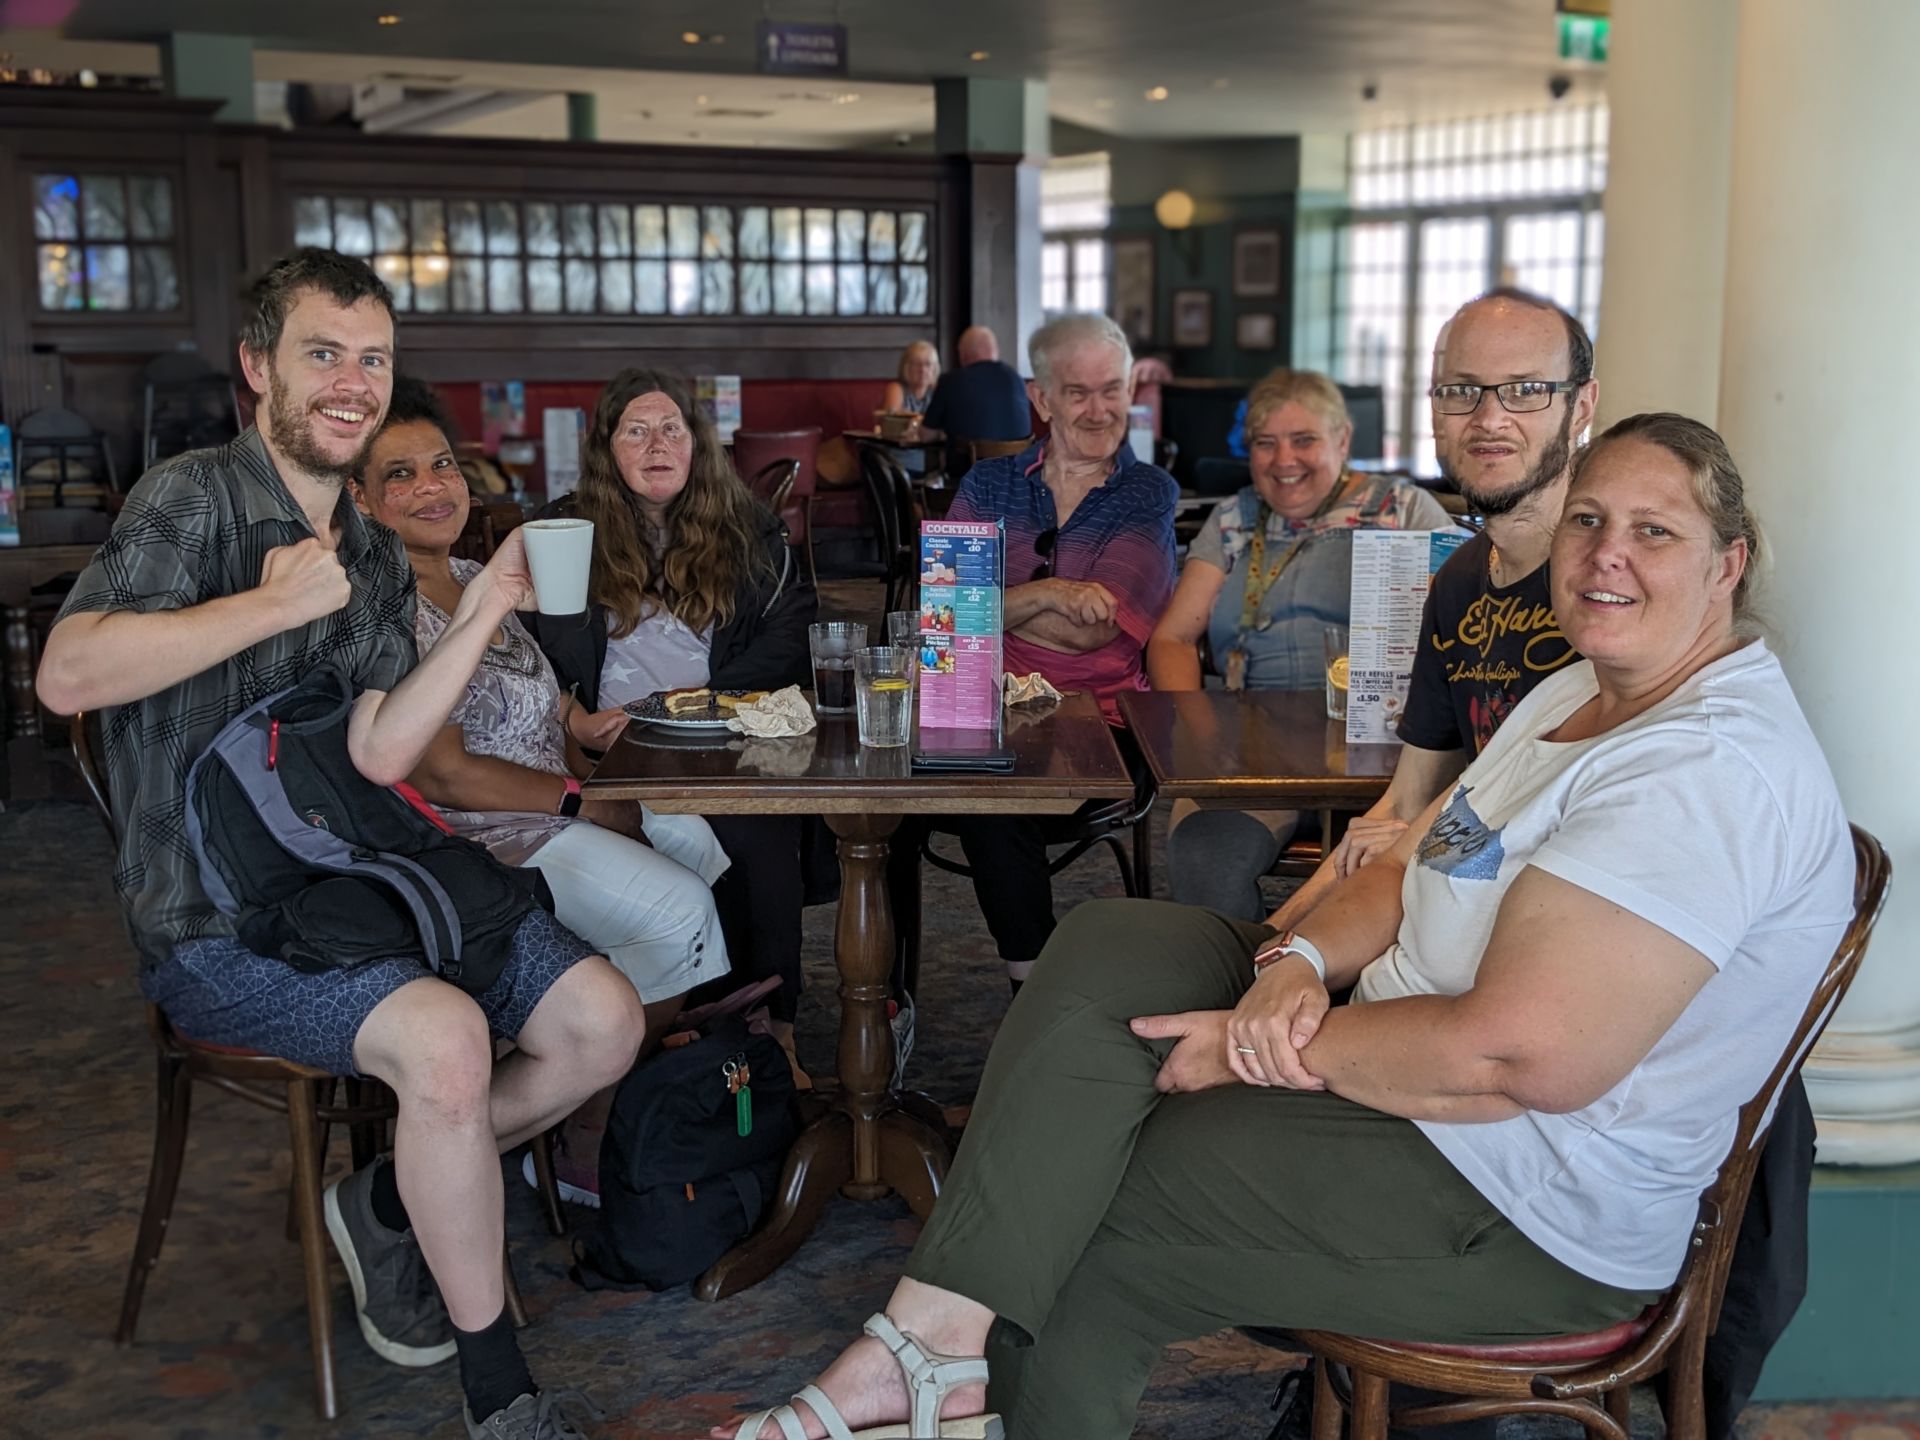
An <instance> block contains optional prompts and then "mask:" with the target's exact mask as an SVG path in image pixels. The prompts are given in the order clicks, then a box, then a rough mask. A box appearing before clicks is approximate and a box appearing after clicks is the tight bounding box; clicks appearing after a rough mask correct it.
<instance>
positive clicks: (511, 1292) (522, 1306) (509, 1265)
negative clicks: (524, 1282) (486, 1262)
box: [500, 1245, 527, 1330]
mask: <svg viewBox="0 0 1920 1440" xmlns="http://www.w3.org/2000/svg"><path fill="white" fill-rule="evenodd" d="M500 1268H501V1279H502V1280H503V1281H504V1283H505V1285H506V1290H507V1318H508V1319H510V1320H511V1321H513V1328H514V1329H516V1330H524V1329H526V1328H527V1302H526V1301H524V1300H522V1299H521V1298H520V1282H519V1280H517V1279H516V1278H514V1273H513V1247H512V1246H511V1245H503V1246H502V1247H501V1255H500Z"/></svg>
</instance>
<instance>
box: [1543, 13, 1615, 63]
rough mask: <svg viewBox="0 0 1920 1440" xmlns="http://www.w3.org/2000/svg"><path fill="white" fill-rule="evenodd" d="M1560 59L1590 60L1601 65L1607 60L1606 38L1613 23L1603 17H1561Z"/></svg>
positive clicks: (1559, 18)
mask: <svg viewBox="0 0 1920 1440" xmlns="http://www.w3.org/2000/svg"><path fill="white" fill-rule="evenodd" d="M1556 18H1557V19H1558V20H1559V22H1560V58H1561V59H1562V60H1590V61H1592V62H1593V63H1594V64H1596V65H1603V64H1605V63H1606V59H1607V37H1608V32H1609V31H1610V30H1611V29H1612V28H1613V22H1612V21H1611V20H1609V19H1607V18H1606V17H1605V16H1604V15H1561V16H1558V17H1556Z"/></svg>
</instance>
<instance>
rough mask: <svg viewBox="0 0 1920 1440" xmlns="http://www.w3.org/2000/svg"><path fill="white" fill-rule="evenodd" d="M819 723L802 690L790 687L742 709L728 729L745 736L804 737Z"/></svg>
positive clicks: (735, 713) (737, 712)
mask: <svg viewBox="0 0 1920 1440" xmlns="http://www.w3.org/2000/svg"><path fill="white" fill-rule="evenodd" d="M819 723H820V722H819V721H817V720H815V719H814V718H813V706H811V705H809V704H808V703H807V697H806V696H805V695H803V694H801V693H800V687H799V686H798V685H789V686H787V688H786V689H784V690H776V691H774V692H773V694H771V695H769V696H767V698H766V699H764V700H755V701H753V702H751V703H750V704H746V705H742V706H740V707H739V708H738V709H737V710H735V711H734V712H733V718H732V719H730V720H728V721H727V728H728V729H729V730H737V731H739V732H740V733H741V734H743V735H762V736H780V735H805V734H806V733H807V732H808V731H809V730H812V729H813V728H814V727H815V726H816V725H818V724H819Z"/></svg>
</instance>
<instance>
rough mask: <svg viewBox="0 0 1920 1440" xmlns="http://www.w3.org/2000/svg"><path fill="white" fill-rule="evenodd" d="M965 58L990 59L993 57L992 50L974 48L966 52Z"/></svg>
mask: <svg viewBox="0 0 1920 1440" xmlns="http://www.w3.org/2000/svg"><path fill="white" fill-rule="evenodd" d="M967 58H968V59H969V60H991V59H992V58H993V52H992V51H990V50H974V51H971V52H969V53H968V55H967Z"/></svg>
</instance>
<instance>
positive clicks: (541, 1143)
mask: <svg viewBox="0 0 1920 1440" xmlns="http://www.w3.org/2000/svg"><path fill="white" fill-rule="evenodd" d="M528 1148H529V1149H531V1150H532V1152H533V1178H534V1179H535V1180H537V1181H539V1183H540V1201H541V1205H542V1206H543V1208H544V1209H545V1210H546V1212H547V1233H548V1234H549V1235H564V1234H566V1233H567V1213H566V1211H564V1210H562V1209H561V1208H560V1182H559V1181H558V1180H556V1179H554V1175H553V1131H551V1130H542V1131H541V1132H540V1133H539V1134H538V1135H536V1136H534V1137H533V1139H532V1140H531V1141H529V1142H528Z"/></svg>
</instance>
